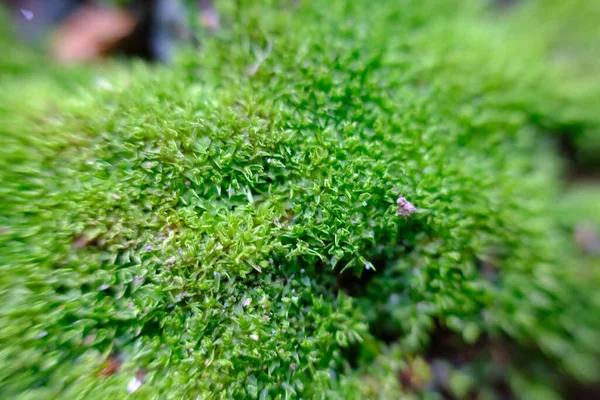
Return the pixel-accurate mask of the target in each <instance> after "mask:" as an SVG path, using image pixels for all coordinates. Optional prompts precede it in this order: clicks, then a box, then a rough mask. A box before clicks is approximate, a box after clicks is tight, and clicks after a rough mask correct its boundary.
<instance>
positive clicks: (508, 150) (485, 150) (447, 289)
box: [0, 0, 600, 399]
mask: <svg viewBox="0 0 600 400" xmlns="http://www.w3.org/2000/svg"><path fill="white" fill-rule="evenodd" d="M580 3H581V4H586V5H587V4H588V3H593V2H591V1H590V2H580ZM219 7H220V11H221V13H222V16H223V20H224V21H225V22H224V24H223V25H224V28H223V29H222V31H221V32H219V33H217V34H216V35H214V36H211V37H206V38H204V39H203V41H202V48H201V49H200V50H193V51H192V50H188V51H187V52H183V53H182V54H181V55H180V57H179V59H178V61H177V62H176V63H175V65H174V66H172V67H170V68H166V67H156V66H147V65H142V64H140V63H133V64H116V63H115V64H113V65H107V66H104V67H102V68H99V67H96V68H93V69H92V68H85V67H78V68H76V69H75V68H73V69H69V70H64V69H59V68H57V67H50V68H45V67H41V66H40V65H39V64H38V65H32V64H35V62H36V60H38V59H37V58H36V57H35V56H30V55H27V54H26V53H21V52H18V51H12V50H11V51H10V54H11V57H9V58H8V59H7V60H6V61H2V63H1V64H0V68H2V69H3V70H4V71H7V72H10V74H6V76H4V77H2V78H1V80H0V83H1V84H2V91H1V93H0V102H1V103H0V104H2V108H0V133H1V138H2V146H0V177H1V180H2V185H1V186H0V199H1V202H2V209H3V212H2V214H0V226H1V235H0V248H1V252H0V262H1V264H2V268H1V269H0V271H1V272H0V302H1V304H2V313H1V314H0V344H1V350H0V371H1V372H0V388H1V390H2V392H3V393H5V394H6V396H7V397H14V398H34V397H35V398H55V397H61V398H62V397H64V398H92V399H95V398H107V397H111V396H112V397H116V398H120V397H122V396H124V395H125V394H126V393H127V387H128V384H130V381H131V380H132V379H133V378H134V377H135V376H138V378H139V380H140V382H141V381H143V384H142V385H141V387H139V389H137V390H135V392H134V394H133V396H135V397H139V398H160V399H163V398H172V399H178V398H257V397H258V398H261V399H266V398H295V397H298V398H327V399H329V398H344V399H348V398H398V397H400V396H406V397H407V398H420V397H425V398H453V397H454V398H470V396H473V395H477V396H479V397H478V398H490V399H492V398H506V396H514V397H521V398H528V399H531V398H544V399H548V398H552V396H554V397H557V396H560V395H561V394H563V395H565V394H568V393H573V391H574V390H580V389H581V388H582V387H584V386H585V385H589V384H592V383H593V382H595V381H596V380H597V379H598V376H599V374H600V365H599V360H600V358H599V357H600V354H599V353H600V348H598V346H597V343H599V342H600V298H599V297H598V296H597V294H595V288H596V287H597V285H598V284H599V283H600V280H599V279H600V275H598V273H597V271H598V269H597V267H596V266H597V262H594V261H593V260H591V259H590V257H588V256H585V257H584V256H582V255H581V254H580V252H579V250H578V249H577V248H576V246H575V245H573V244H572V241H571V239H570V230H571V229H573V226H574V224H575V221H576V220H577V219H578V218H580V217H578V216H577V215H576V217H574V218H567V217H565V216H564V214H563V213H559V212H557V210H558V209H559V208H560V207H566V208H569V207H570V204H581V203H577V202H578V201H579V202H585V204H588V205H589V207H588V209H589V210H591V211H590V212H592V213H593V212H595V211H594V210H597V208H594V207H593V206H591V204H593V201H592V200H590V199H591V198H592V197H593V195H592V196H587V197H586V195H582V196H579V195H576V196H573V199H571V198H567V199H565V200H564V201H558V199H559V198H560V197H561V192H562V189H563V188H562V185H563V184H562V182H561V177H562V172H561V171H562V168H563V165H564V163H563V162H562V161H561V159H560V157H559V155H558V151H557V150H556V146H555V142H556V135H555V134H556V133H557V132H566V133H568V134H569V135H574V136H575V137H580V136H581V135H584V136H585V137H591V138H597V137H598V136H597V134H598V132H600V131H599V130H598V128H599V126H600V121H599V120H598V116H597V114H594V110H597V107H598V105H600V100H599V99H600V96H598V93H600V84H598V82H597V81H595V80H594V78H593V77H591V78H589V79H588V78H586V84H585V90H583V89H582V90H575V89H574V88H576V87H580V88H581V87H582V86H583V84H582V83H581V81H579V80H577V79H576V78H574V77H573V76H572V74H570V72H569V71H573V70H574V69H575V68H579V67H580V65H575V66H573V65H568V66H564V65H562V64H561V65H558V64H556V63H555V62H554V61H553V60H552V58H551V57H550V56H551V55H552V54H554V53H553V49H554V48H555V47H554V45H555V43H553V42H552V40H551V39H552V38H553V37H554V36H552V35H551V34H550V33H557V32H560V29H559V28H560V20H559V19H558V18H557V19H552V18H551V17H550V16H549V17H548V27H547V29H546V30H545V31H544V35H539V34H538V33H536V32H532V29H531V28H529V27H527V26H526V23H525V22H524V20H525V21H526V20H527V19H526V16H527V15H532V13H533V14H535V12H536V10H542V9H543V10H555V9H557V8H559V7H561V6H560V2H558V1H556V2H546V3H542V4H537V3H534V4H529V5H527V6H523V7H522V8H517V9H514V10H512V11H510V12H508V13H507V12H506V11H504V12H503V13H502V14H498V11H494V10H493V9H492V8H490V7H487V6H485V5H484V4H479V5H470V6H467V5H466V3H465V2H461V1H443V2H440V1H433V0H431V1H420V2H413V1H400V2H383V1H382V2H377V1H354V2H345V1H331V2H327V3H324V2H302V3H301V4H294V2H288V1H282V2H264V1H260V2H259V1H257V2H249V4H245V5H234V4H233V2H219ZM590 8H592V7H590ZM570 10H571V11H570V12H571V14H569V15H578V12H577V9H571V8H570ZM559 14H560V13H559ZM548 15H554V14H552V13H550V12H549V14H548ZM584 17H586V18H592V15H591V13H590V15H582V16H581V18H584ZM573 18H575V17H573ZM586 37H587V36H586ZM2 46H3V48H4V47H10V45H9V44H6V43H4V44H2ZM7 51H8V50H7ZM582 79H583V78H582ZM590 82H592V83H590ZM578 85H579V86H578ZM594 99H595V100H594ZM595 101H597V102H595ZM592 193H593V192H592ZM399 198H404V199H406V200H407V201H408V202H410V203H411V204H412V205H414V206H415V207H416V210H415V211H414V212H407V211H406V210H399V209H398V204H397V200H398V199H399ZM586 199H587V200H586ZM598 217H599V216H595V217H593V218H598ZM599 219H600V218H599ZM590 271H591V272H590ZM117 359H118V361H117ZM130 391H133V389H132V386H130Z"/></svg>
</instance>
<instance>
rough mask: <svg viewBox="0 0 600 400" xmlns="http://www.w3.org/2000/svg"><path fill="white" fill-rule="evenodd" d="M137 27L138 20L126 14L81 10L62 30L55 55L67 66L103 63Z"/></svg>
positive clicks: (103, 9)
mask: <svg viewBox="0 0 600 400" xmlns="http://www.w3.org/2000/svg"><path fill="white" fill-rule="evenodd" d="M134 27H135V19H134V18H133V17H132V16H131V15H130V14H129V13H127V12H125V11H124V10H120V9H117V8H109V7H100V6H94V5H84V6H81V7H79V8H78V9H77V10H76V11H75V12H73V13H72V15H70V16H69V17H68V18H67V19H66V21H65V22H63V23H62V24H61V26H60V27H59V28H58V31H57V32H56V35H55V37H54V38H53V42H52V55H53V57H54V58H55V59H57V60H58V61H60V62H63V63H72V62H80V61H95V60H98V59H101V58H103V57H104V56H105V55H106V54H107V53H108V52H109V51H110V50H111V49H112V48H113V47H114V46H116V45H117V43H118V42H119V40H121V39H123V38H124V37H126V36H127V35H129V34H130V33H131V32H132V31H133V29H134Z"/></svg>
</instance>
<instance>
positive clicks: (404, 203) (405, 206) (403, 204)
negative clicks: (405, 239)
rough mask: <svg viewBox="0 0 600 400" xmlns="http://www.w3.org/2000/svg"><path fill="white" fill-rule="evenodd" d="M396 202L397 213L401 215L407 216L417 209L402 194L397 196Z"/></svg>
mask: <svg viewBox="0 0 600 400" xmlns="http://www.w3.org/2000/svg"><path fill="white" fill-rule="evenodd" d="M396 204H398V215H401V216H403V217H408V216H410V215H411V214H412V213H414V212H415V211H417V208H416V207H415V206H413V205H412V204H411V202H410V201H408V200H406V199H405V198H404V197H402V196H400V197H398V200H397V201H396Z"/></svg>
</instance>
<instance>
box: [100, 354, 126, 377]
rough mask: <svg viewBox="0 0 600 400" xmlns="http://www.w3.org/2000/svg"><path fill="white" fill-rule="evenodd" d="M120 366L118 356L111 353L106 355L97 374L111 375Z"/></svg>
mask: <svg viewBox="0 0 600 400" xmlns="http://www.w3.org/2000/svg"><path fill="white" fill-rule="evenodd" d="M120 368H121V360H120V359H119V356H116V355H112V356H110V357H108V359H107V360H106V361H105V362H104V365H103V367H102V369H101V370H100V372H98V375H99V376H111V375H114V374H116V373H117V372H119V369H120Z"/></svg>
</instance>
